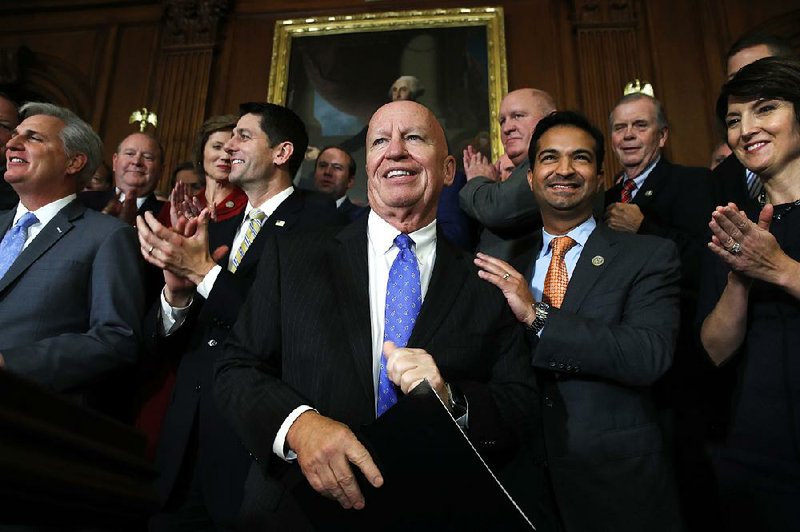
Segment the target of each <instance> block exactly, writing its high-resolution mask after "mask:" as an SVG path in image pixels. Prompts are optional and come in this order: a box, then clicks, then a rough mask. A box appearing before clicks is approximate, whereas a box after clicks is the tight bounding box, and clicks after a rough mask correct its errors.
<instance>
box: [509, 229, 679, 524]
mask: <svg viewBox="0 0 800 532" xmlns="http://www.w3.org/2000/svg"><path fill="white" fill-rule="evenodd" d="M541 246H542V242H541V232H539V237H538V239H537V244H536V245H535V246H534V247H533V248H532V249H531V250H529V252H528V253H526V254H524V255H522V256H520V257H518V258H517V259H516V260H515V261H514V265H515V267H516V268H518V269H519V271H521V272H527V275H526V278H527V279H528V280H529V281H530V279H531V278H532V276H533V273H534V267H535V257H536V256H537V255H538V253H539V251H540V250H541ZM679 276H680V273H679V265H678V256H677V252H676V250H675V245H674V244H673V243H672V242H670V241H668V240H664V239H661V238H655V237H651V236H640V235H632V234H630V233H622V232H617V231H613V230H611V229H609V228H607V227H606V226H604V225H602V224H598V225H597V228H596V229H595V230H594V232H593V233H592V234H591V236H590V237H589V239H588V240H587V242H586V246H585V248H584V249H583V250H582V252H581V255H580V258H579V260H578V263H577V265H576V267H575V271H574V272H573V275H572V277H571V279H570V282H569V286H568V288H567V292H566V294H565V298H564V303H563V305H562V307H561V308H560V309H556V308H551V309H550V315H549V317H548V320H547V322H546V325H545V327H544V329H543V331H542V334H541V337H537V336H536V335H535V334H533V333H529V339H530V341H531V344H532V346H533V354H532V357H533V359H532V360H533V366H534V368H536V373H537V378H538V382H539V387H540V390H539V393H540V396H541V399H542V402H541V406H542V423H543V427H544V436H545V447H546V452H547V463H548V466H549V471H550V475H551V480H552V485H553V491H554V494H555V499H556V503H557V505H558V509H559V512H560V514H561V517H562V520H563V523H564V526H565V529H566V530H567V531H568V532H571V531H584V530H594V531H606V530H607V531H614V532H624V531H631V532H641V531H643V530H647V531H666V530H679V529H680V520H679V510H678V504H677V501H676V492H675V485H674V482H673V475H672V472H671V467H670V464H669V460H668V458H667V451H666V449H665V447H664V442H663V441H662V434H661V430H660V427H659V424H658V419H657V415H656V411H655V408H654V406H653V404H652V401H651V400H650V389H649V388H650V386H651V385H652V384H653V383H654V382H655V381H656V380H657V379H658V378H659V377H661V376H662V375H663V374H664V372H665V371H667V369H668V368H669V367H670V364H671V363H672V357H673V349H674V342H675V337H676V334H677V329H678V280H679Z"/></svg>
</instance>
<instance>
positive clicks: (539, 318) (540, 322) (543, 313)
mask: <svg viewBox="0 0 800 532" xmlns="http://www.w3.org/2000/svg"><path fill="white" fill-rule="evenodd" d="M531 307H532V308H533V312H534V315H535V316H534V318H533V321H532V322H531V324H530V325H528V330H530V331H533V332H535V333H536V334H539V333H540V332H541V330H542V329H544V324H545V322H546V321H547V316H548V313H549V312H550V305H548V304H547V303H543V302H541V301H537V302H536V303H533V304H531Z"/></svg>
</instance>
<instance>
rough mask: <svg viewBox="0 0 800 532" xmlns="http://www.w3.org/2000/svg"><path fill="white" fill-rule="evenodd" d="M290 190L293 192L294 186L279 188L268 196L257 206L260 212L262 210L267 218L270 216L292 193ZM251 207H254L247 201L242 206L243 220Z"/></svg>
mask: <svg viewBox="0 0 800 532" xmlns="http://www.w3.org/2000/svg"><path fill="white" fill-rule="evenodd" d="M292 192H294V187H293V186H291V185H289V187H288V188H285V189H283V190H281V191H280V192H278V193H277V194H275V195H274V196H272V197H271V198H269V199H268V200H267V201H265V202H264V203H262V204H261V205H258V208H259V209H261V212H263V213H264V214H265V215H266V217H267V218H269V217H270V216H272V213H274V212H275V210H276V209H277V208H278V207H279V206H280V204H281V203H283V200H285V199H286V198H288V197H289V196H291V195H292ZM253 209H255V207H253V206H252V205H250V202H249V201H248V202H247V206H245V208H244V219H245V220H246V219H247V216H248V215H249V214H250V211H252V210H253Z"/></svg>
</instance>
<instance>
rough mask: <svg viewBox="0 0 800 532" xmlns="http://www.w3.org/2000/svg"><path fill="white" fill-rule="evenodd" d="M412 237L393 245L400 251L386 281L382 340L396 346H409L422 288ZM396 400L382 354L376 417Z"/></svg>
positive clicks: (419, 305)
mask: <svg viewBox="0 0 800 532" xmlns="http://www.w3.org/2000/svg"><path fill="white" fill-rule="evenodd" d="M413 243H414V241H413V240H411V238H410V237H409V236H408V235H405V234H402V233H401V234H399V235H397V237H396V238H395V239H394V245H395V246H397V248H398V249H399V250H400V252H399V253H398V254H397V257H396V258H395V259H394V262H393V263H392V267H391V268H390V269H389V282H388V283H387V284H386V314H385V316H386V320H385V323H384V330H383V341H384V342H394V343H395V344H396V345H397V347H405V346H406V345H408V338H409V337H410V336H411V331H412V330H413V329H414V322H415V321H416V320H417V314H419V309H420V307H421V306H422V288H421V286H420V280H419V264H417V256H416V255H414V251H413V250H412V249H411V246H412V244H413ZM396 402H397V387H396V386H395V385H394V383H392V381H391V380H389V376H388V375H387V374H386V355H384V354H381V369H380V373H379V374H378V416H381V415H383V413H384V412H386V411H387V410H389V409H390V408H391V407H393V406H394V404H395V403H396Z"/></svg>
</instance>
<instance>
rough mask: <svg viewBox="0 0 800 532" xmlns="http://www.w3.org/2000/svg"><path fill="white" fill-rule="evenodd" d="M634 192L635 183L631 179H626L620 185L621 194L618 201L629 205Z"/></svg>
mask: <svg viewBox="0 0 800 532" xmlns="http://www.w3.org/2000/svg"><path fill="white" fill-rule="evenodd" d="M634 190H636V181H634V180H633V179H626V180H625V182H624V183H623V184H622V193H620V197H619V199H620V201H621V202H622V203H630V202H631V200H632V199H633V191H634Z"/></svg>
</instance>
